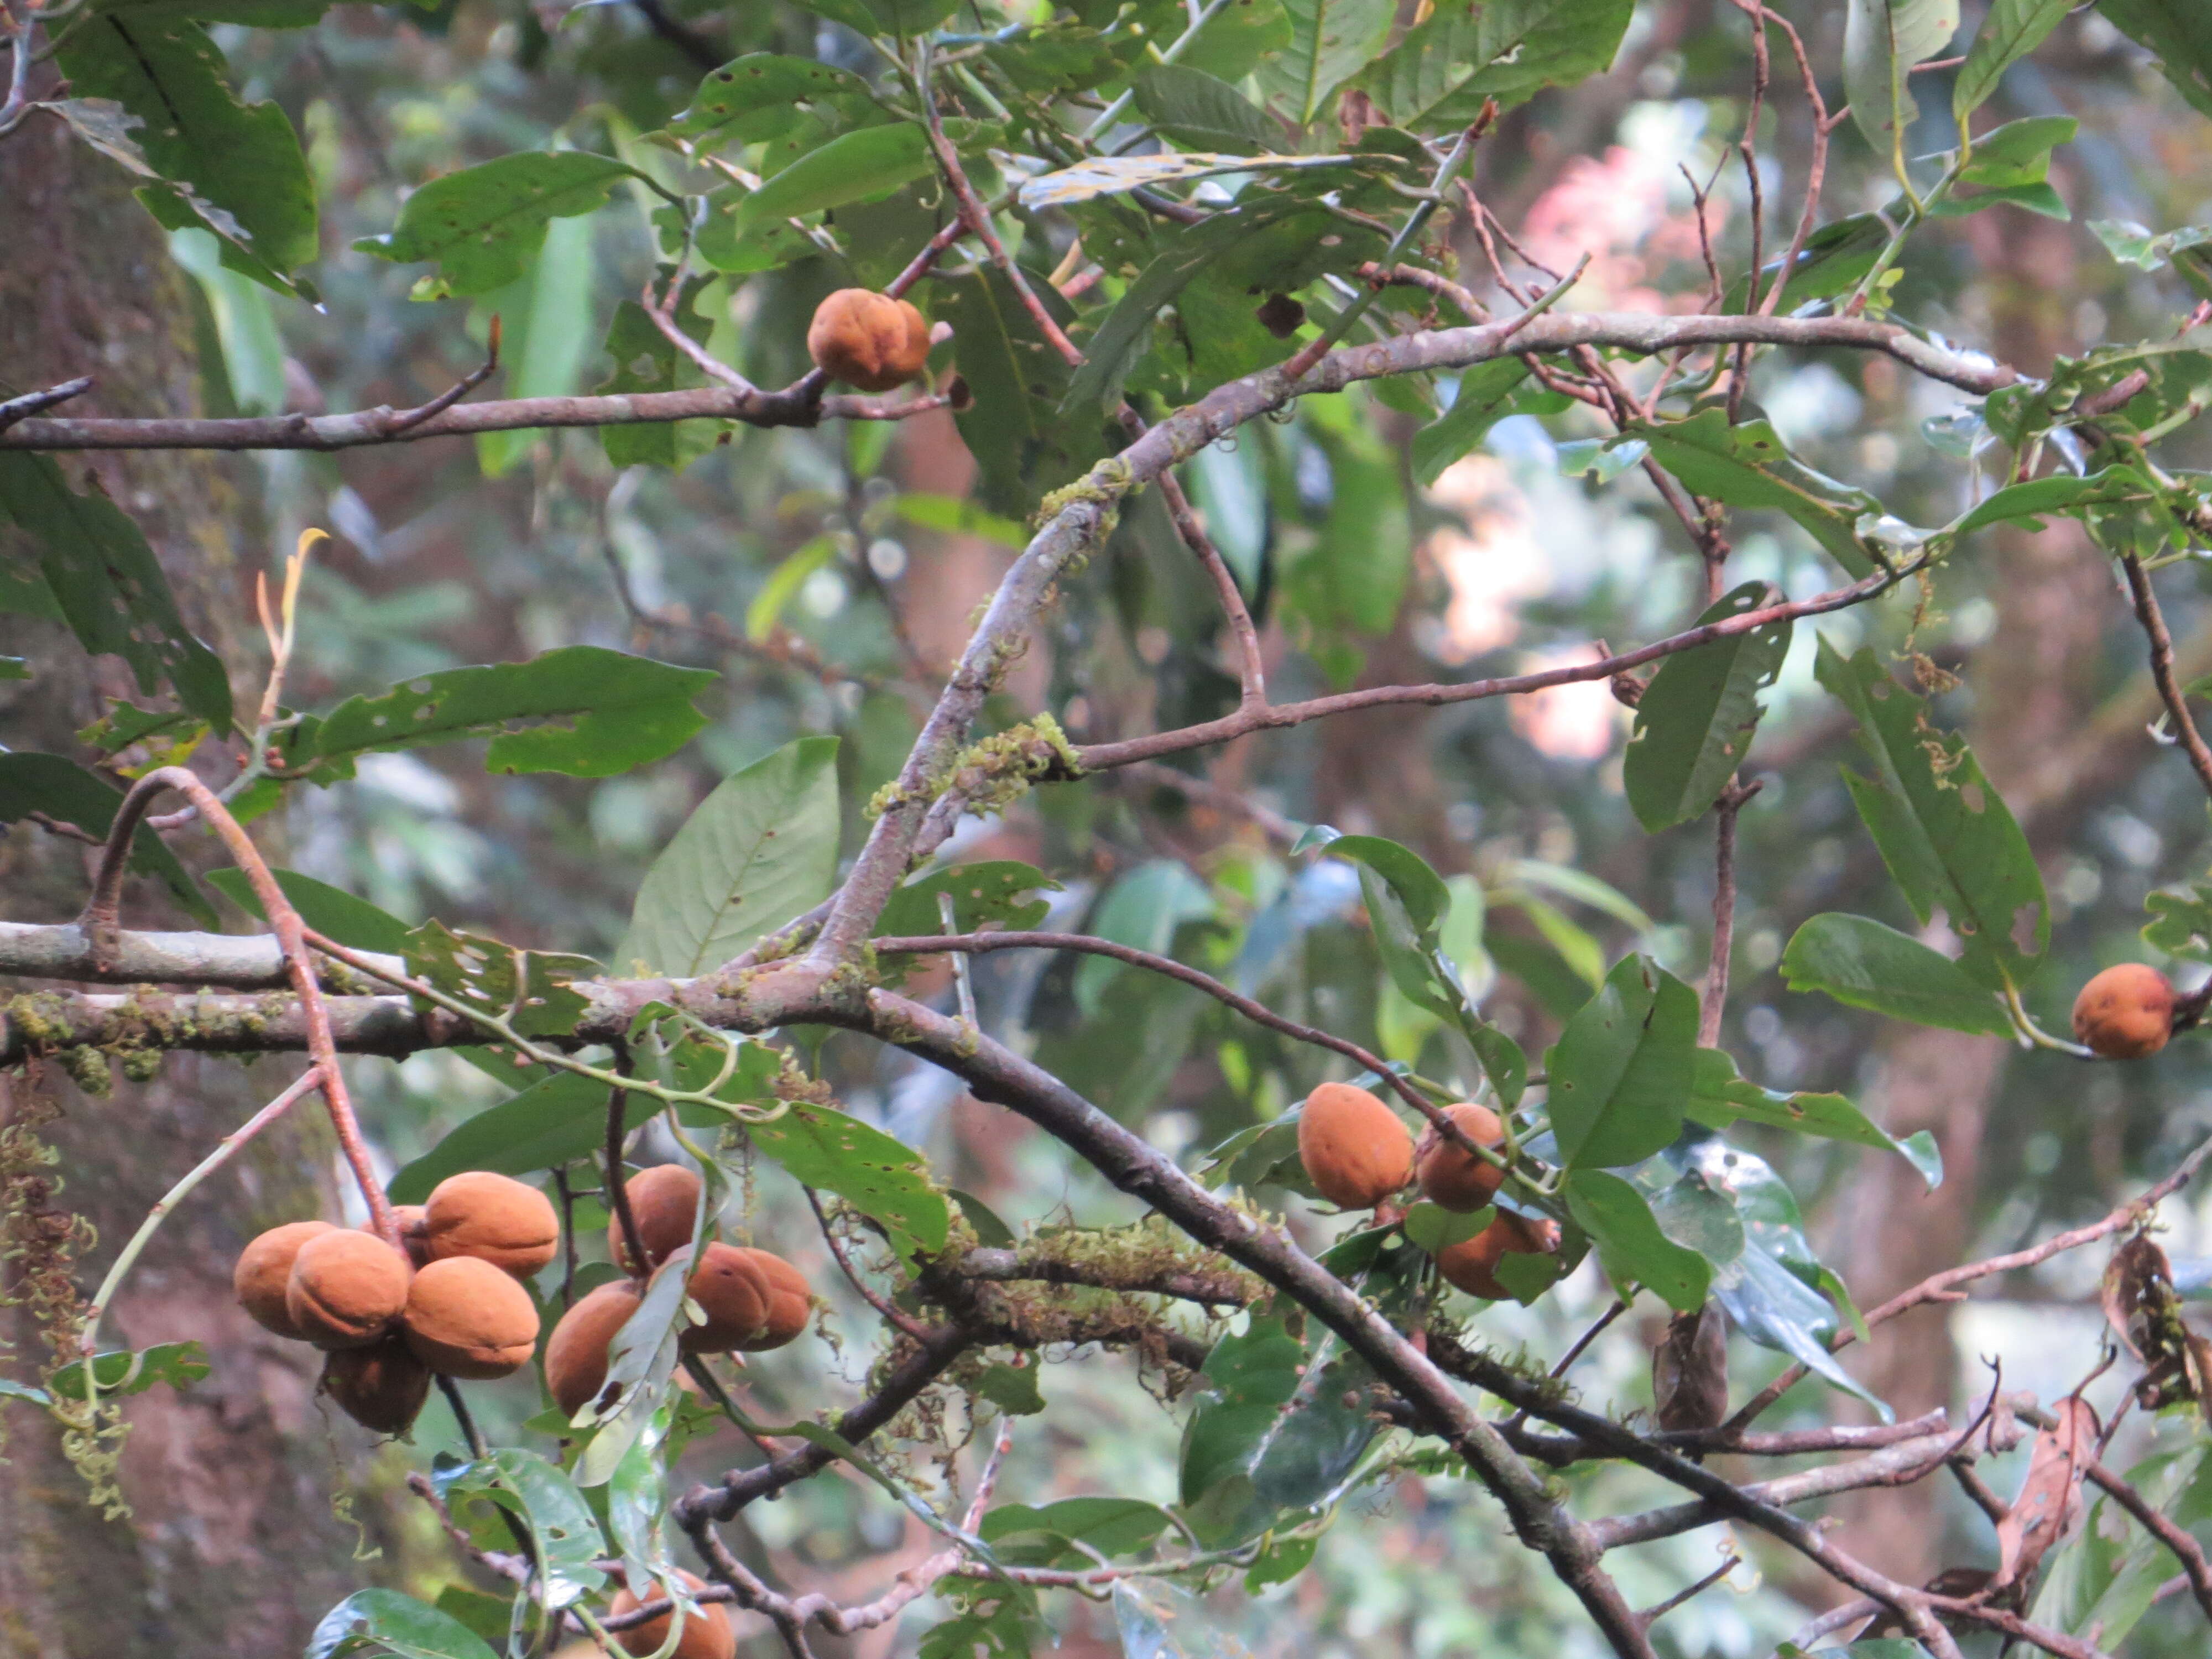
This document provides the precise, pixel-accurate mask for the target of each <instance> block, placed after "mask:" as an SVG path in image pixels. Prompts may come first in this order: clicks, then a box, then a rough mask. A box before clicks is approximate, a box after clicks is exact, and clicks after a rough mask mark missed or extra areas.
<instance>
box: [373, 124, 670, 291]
mask: <svg viewBox="0 0 2212 1659" xmlns="http://www.w3.org/2000/svg"><path fill="white" fill-rule="evenodd" d="M644 176H645V175H644V174H642V173H639V172H638V170H637V169H636V168H635V167H631V166H630V165H629V163H628V162H626V161H616V160H614V159H613V158H612V157H611V156H606V155H591V154H589V153H587V152H586V151H583V150H575V149H570V150H560V151H557V152H552V153H547V152H542V151H524V152H523V153H521V154H520V155H502V156H501V157H500V158H499V159H498V160H497V161H486V162H484V163H483V165H482V166H480V167H463V168H461V169H460V171H459V172H458V173H447V174H445V175H444V176H443V177H441V178H437V179H432V180H430V182H429V183H428V184H427V185H423V186H422V188H421V189H420V190H417V191H416V192H415V193H414V194H413V195H411V196H410V197H408V198H407V201H406V204H405V205H404V206H403V207H402V208H401V209H400V210H399V219H398V223H396V224H394V225H393V226H392V228H391V230H390V231H388V232H386V234H384V235H381V236H365V237H363V238H362V239H361V240H359V241H356V243H355V244H354V249H355V251H356V252H360V253H367V254H370V255H372V256H374V258H379V259H389V260H391V261H392V263H393V264H421V263H423V262H425V261H428V262H434V263H435V264H436V265H437V267H438V269H437V271H436V273H435V275H433V276H425V277H423V278H422V280H421V281H420V282H419V283H416V297H417V298H421V299H443V298H445V297H447V295H471V294H489V293H490V292H491V291H492V290H493V289H499V288H505V287H506V286H507V284H508V283H512V282H513V281H515V280H516V279H517V278H519V277H520V276H521V275H522V274H523V273H524V272H525V271H526V270H528V269H529V268H530V263H531V261H532V259H534V258H537V257H538V248H539V247H540V246H542V245H543V244H544V240H545V227H546V225H547V223H548V222H550V221H551V220H554V219H565V218H570V217H573V216H575V215H577V214H580V213H591V212H593V211H595V210H598V209H599V208H601V207H603V206H605V204H606V200H607V197H608V196H609V195H611V193H612V192H613V191H614V188H615V186H616V185H619V184H620V183H622V181H623V179H637V178H643V177H644Z"/></svg>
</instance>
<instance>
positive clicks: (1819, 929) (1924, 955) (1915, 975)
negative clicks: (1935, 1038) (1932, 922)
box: [1782, 911, 2012, 1035]
mask: <svg viewBox="0 0 2212 1659" xmlns="http://www.w3.org/2000/svg"><path fill="white" fill-rule="evenodd" d="M1782 975H1783V979H1784V982H1785V983H1787V984H1788V985H1789V987H1790V989H1791V990H1793V991H1825V992H1826V993H1827V994H1829V995H1830V996H1832V997H1833V998H1835V1000H1837V1001H1838V1002H1842V1003H1848V1004H1849V1005H1850V1006H1852V1007H1854V1008H1867V1009H1870V1010H1872V1011H1873V1012H1875V1013H1877V1014H1887V1015H1888V1016H1889V1017H1890V1018H1893V1019H1909V1020H1911V1021H1912V1022H1914V1023H1915V1024H1920V1025H1940V1026H1942V1028H1943V1029H1945V1030H1952V1031H1973V1032H1986V1033H1990V1034H1992V1035H2004V1034H2008V1033H2009V1032H2010V1031H2011V1030H2012V1023H2011V1021H2010V1020H2008V1018H2006V1016H2005V1011H2004V1007H2003V1006H2002V1004H2001V1003H1999V1002H1998V1000H1996V997H1995V996H1993V995H1991V994H1990V991H1989V988H1988V987H1985V986H1983V985H1980V984H1978V983H1976V982H1975V981H1974V980H1973V979H1972V978H1971V977H1969V976H1968V975H1967V974H1966V971H1965V970H1964V969H1961V968H1960V966H1959V964H1958V963H1955V962H1954V961H1952V960H1951V959H1950V957H1947V956H1944V955H1943V954H1942V953H1941V952H1940V951H1931V950H1929V948H1928V947H1927V946H1926V945H1923V944H1922V943H1921V942H1920V941H1919V940H1918V939H1913V938H1911V937H1910V936H1908V935H1906V934H1904V933H1899V932H1898V931H1897V930H1896V929H1895V928H1894V927H1884V926H1883V925H1882V924H1881V922H1878V921H1875V920H1874V919H1873V918H1872V917H1870V916H1856V915H1844V914H1843V913H1842V912H1839V911H1830V912H1827V913H1826V914H1824V915H1817V916H1813V917H1809V918H1808V919H1807V921H1805V923H1804V924H1803V925H1802V927H1799V928H1798V929H1797V931H1796V933H1795V934H1793V935H1792V936H1791V938H1790V945H1789V948H1788V949H1787V950H1785V951H1784V952H1783V953H1782Z"/></svg>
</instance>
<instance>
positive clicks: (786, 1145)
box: [746, 1100, 952, 1261]
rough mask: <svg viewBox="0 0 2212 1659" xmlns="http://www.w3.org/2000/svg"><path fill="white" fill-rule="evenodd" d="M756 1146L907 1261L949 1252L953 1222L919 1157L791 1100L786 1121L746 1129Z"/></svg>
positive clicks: (878, 1134) (864, 1127)
mask: <svg viewBox="0 0 2212 1659" xmlns="http://www.w3.org/2000/svg"><path fill="white" fill-rule="evenodd" d="M746 1133H748V1134H749V1135H750V1137H751V1139H752V1143H753V1145H754V1146H757V1147H759V1148H760V1150H761V1151H762V1152H765V1153H766V1154H767V1155H768V1156H769V1157H770V1158H774V1159H775V1161H776V1162H777V1163H779V1164H782V1165H783V1167H784V1168H785V1169H786V1170H789V1171H790V1172H791V1175H792V1176H793V1179H794V1180H797V1181H799V1182H802V1183H804V1184H805V1185H806V1186H809V1187H820V1188H824V1189H826V1190H828V1191H829V1192H833V1193H835V1194H837V1196H838V1197H840V1198H842V1199H843V1200H845V1201H846V1202H847V1203H848V1204H850V1205H851V1206H853V1207H854V1209H856V1210H859V1211H860V1212H861V1213H862V1214H863V1215H866V1216H867V1217H869V1218H871V1219H872V1220H874V1221H877V1222H879V1223H881V1224H882V1225H883V1228H884V1231H885V1232H886V1233H887V1234H889V1235H890V1243H891V1248H892V1249H894V1250H896V1251H897V1252H898V1254H899V1255H900V1256H901V1257H902V1258H903V1259H905V1260H908V1261H913V1260H914V1259H915V1258H916V1257H917V1256H931V1255H936V1254H937V1253H938V1252H939V1250H941V1249H944V1248H945V1232H946V1230H947V1229H948V1228H949V1227H950V1226H951V1221H952V1215H951V1209H950V1208H949V1207H948V1206H946V1204H945V1197H944V1194H942V1193H940V1192H939V1190H938V1189H937V1188H935V1187H934V1186H933V1185H932V1184H931V1182H930V1179H929V1173H928V1166H927V1165H926V1164H924V1163H923V1162H922V1159H921V1154H920V1153H918V1152H913V1151H911V1150H909V1149H908V1148H907V1147H905V1146H901V1145H900V1144H899V1143H898V1142H897V1141H896V1140H894V1139H891V1138H890V1136H889V1135H887V1134H885V1133H884V1132H883V1131H882V1130H881V1129H878V1128H874V1127H871V1126H870V1125H868V1124H866V1123H863V1122H861V1121H860V1120H859V1119H858V1118H855V1117H848V1116H847V1115H845V1114H844V1113H842V1112H840V1111H835V1110H832V1109H830V1108H829V1107H827V1106H817V1105H816V1104H815V1103H812V1102H811V1101H804V1100H799V1101H793V1102H792V1103H791V1106H790V1109H789V1110H787V1112H785V1113H784V1115H782V1116H781V1117H777V1118H772V1119H770V1120H769V1121H767V1122H765V1123H754V1124H750V1125H749V1126H747V1130H746Z"/></svg>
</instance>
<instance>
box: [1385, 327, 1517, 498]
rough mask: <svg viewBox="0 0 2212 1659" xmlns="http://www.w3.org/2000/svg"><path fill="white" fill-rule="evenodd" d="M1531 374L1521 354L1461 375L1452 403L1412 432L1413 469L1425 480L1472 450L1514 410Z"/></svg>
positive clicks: (1434, 477)
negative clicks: (1519, 394) (1524, 381)
mask: <svg viewBox="0 0 2212 1659" xmlns="http://www.w3.org/2000/svg"><path fill="white" fill-rule="evenodd" d="M1527 379H1528V365H1527V364H1526V363H1524V362H1522V361H1521V360H1520V359H1519V358H1518V357H1500V358H1498V359H1497V360H1496V361H1494V362H1487V363H1477V364H1476V365H1475V366H1474V368H1470V369H1468V371H1467V373H1466V374H1462V375H1461V376H1460V377H1459V391H1458V392H1457V393H1456V394H1455V395H1454V397H1453V398H1452V402H1451V407H1450V408H1449V409H1448V410H1445V411H1444V412H1443V415H1442V416H1438V417H1437V419H1436V420H1433V421H1431V422H1429V424H1428V425H1426V426H1425V427H1423V428H1421V429H1420V430H1419V431H1418V432H1416V433H1415V434H1414V435H1413V473H1414V476H1415V477H1418V478H1419V479H1420V481H1421V482H1422V483H1425V484H1432V483H1436V481H1437V479H1438V478H1439V477H1442V476H1443V471H1444V469H1445V468H1446V467H1448V466H1449V465H1451V464H1452V463H1453V462H1454V461H1455V460H1457V459H1459V458H1460V457H1461V456H1462V455H1464V454H1466V453H1468V451H1470V450H1472V449H1473V448H1474V447H1475V446H1476V445H1477V444H1479V443H1480V442H1481V441H1483V439H1484V438H1485V437H1486V436H1487V435H1489V432H1490V428H1492V427H1493V426H1495V425H1497V424H1498V422H1499V421H1501V420H1503V419H1504V417H1505V416H1507V415H1509V414H1510V413H1511V412H1512V408H1511V405H1512V402H1513V396H1514V394H1515V393H1516V392H1518V391H1519V390H1520V389H1521V383H1522V381H1523V380H1527Z"/></svg>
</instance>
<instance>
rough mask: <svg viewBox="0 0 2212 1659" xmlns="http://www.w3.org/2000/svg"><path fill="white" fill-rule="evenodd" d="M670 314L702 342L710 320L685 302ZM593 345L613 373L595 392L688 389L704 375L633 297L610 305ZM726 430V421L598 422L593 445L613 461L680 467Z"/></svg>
mask: <svg viewBox="0 0 2212 1659" xmlns="http://www.w3.org/2000/svg"><path fill="white" fill-rule="evenodd" d="M687 297H688V296H687ZM676 320H677V325H678V327H680V328H681V329H683V331H684V333H686V334H687V335H689V336H690V337H691V338H692V339H693V340H694V341H696V343H699V344H702V345H704V344H705V343H706V342H707V337H708V333H709V332H711V325H710V324H709V323H708V320H707V319H705V318H704V317H702V316H700V315H699V314H698V313H697V312H696V310H694V309H693V308H692V307H691V306H690V305H689V304H687V303H683V302H679V303H678V306H677V308H676ZM599 349H600V350H602V351H604V352H605V354H606V355H607V356H609V357H611V358H612V359H613V360H614V365H615V371H614V373H613V374H611V375H609V376H608V377H607V378H606V379H605V380H602V381H600V382H599V384H598V385H597V386H593V387H592V391H593V392H597V393H598V394H599V395H600V396H601V397H610V396H612V397H621V396H626V395H628V394H630V393H634V392H688V391H690V390H691V389H692V388H694V387H696V386H700V385H702V384H703V383H704V381H705V380H706V374H705V371H704V370H702V369H701V368H699V367H698V365H697V364H696V363H694V362H692V361H691V360H690V358H689V357H687V356H684V354H683V353H682V352H680V351H678V349H676V346H675V343H673V342H672V341H671V340H670V339H669V338H668V337H667V336H666V335H665V334H663V333H662V332H661V331H660V330H659V328H658V327H656V326H654V325H653V319H652V318H650V317H648V316H647V315H646V314H645V307H643V306H641V305H640V304H638V302H637V301H635V300H624V301H623V302H622V303H621V304H619V305H617V307H615V314H614V316H613V317H612V318H611V319H609V321H608V323H607V337H606V338H605V341H604V342H602V343H601V344H600V347H599ZM728 430H729V426H728V424H727V422H721V421H641V422H636V423H635V424H634V425H630V426H603V427H601V428H599V447H601V448H603V449H604V450H605V451H606V455H607V461H608V463H609V465H613V466H617V467H623V466H665V467H671V468H674V469H677V470H678V471H680V470H681V469H683V468H684V467H685V466H687V465H690V463H691V462H693V461H696V459H699V457H700V456H702V455H703V454H705V453H707V452H708V450H710V449H712V448H713V447H714V445H715V442H716V441H717V440H718V439H719V438H720V435H721V434H723V433H724V432H726V431H728Z"/></svg>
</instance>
